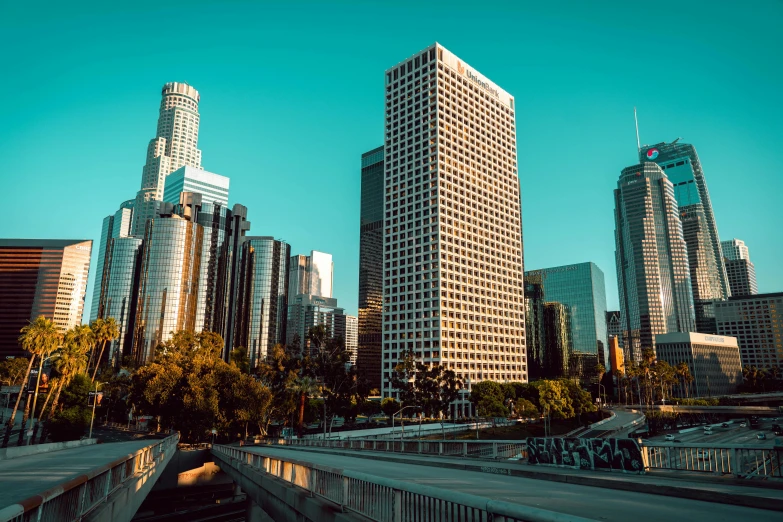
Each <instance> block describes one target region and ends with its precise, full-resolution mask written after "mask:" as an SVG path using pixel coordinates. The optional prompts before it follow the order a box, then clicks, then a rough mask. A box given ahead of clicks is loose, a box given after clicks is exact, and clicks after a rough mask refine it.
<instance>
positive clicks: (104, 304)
mask: <svg viewBox="0 0 783 522" xmlns="http://www.w3.org/2000/svg"><path fill="white" fill-rule="evenodd" d="M142 243H143V241H142V239H141V238H137V237H118V238H115V239H112V240H111V241H110V242H109V249H108V254H107V256H106V264H105V269H104V278H103V281H104V284H103V285H102V291H101V293H102V295H101V296H100V302H101V310H100V313H99V314H98V317H101V318H108V317H113V318H114V320H115V321H116V322H117V327H118V329H119V331H120V336H119V337H118V338H117V339H115V340H113V341H112V342H111V344H110V345H109V346H108V349H107V350H106V355H105V357H106V358H107V360H109V361H112V363H113V364H115V365H118V364H119V363H120V362H121V361H122V356H124V355H130V354H131V352H132V347H133V343H132V341H133V327H134V320H135V317H136V306H137V301H136V298H137V293H136V292H135V290H136V289H137V288H138V278H139V275H138V270H139V268H140V260H141V252H142Z"/></svg>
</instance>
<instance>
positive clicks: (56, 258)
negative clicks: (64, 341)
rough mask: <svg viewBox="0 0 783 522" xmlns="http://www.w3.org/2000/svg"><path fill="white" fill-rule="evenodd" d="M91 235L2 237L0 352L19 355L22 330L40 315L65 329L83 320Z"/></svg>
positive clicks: (7, 355) (0, 248) (2, 355)
mask: <svg viewBox="0 0 783 522" xmlns="http://www.w3.org/2000/svg"><path fill="white" fill-rule="evenodd" d="M91 253H92V241H91V240H64V239H63V240H60V239H0V317H1V318H2V319H1V320H0V356H1V357H9V356H13V357H19V356H22V355H25V354H26V353H27V352H25V351H24V350H22V347H21V346H20V345H19V341H18V338H19V334H20V330H21V329H22V328H23V327H24V326H26V325H28V324H29V323H30V321H33V320H35V318H37V317H38V316H39V315H43V316H44V317H46V318H47V319H50V320H52V321H54V324H55V325H56V326H57V329H58V330H60V331H61V332H65V331H66V330H68V329H69V328H72V327H74V326H76V325H78V324H81V322H82V315H83V313H84V296H85V293H86V291H87V278H88V275H89V270H90V255H91Z"/></svg>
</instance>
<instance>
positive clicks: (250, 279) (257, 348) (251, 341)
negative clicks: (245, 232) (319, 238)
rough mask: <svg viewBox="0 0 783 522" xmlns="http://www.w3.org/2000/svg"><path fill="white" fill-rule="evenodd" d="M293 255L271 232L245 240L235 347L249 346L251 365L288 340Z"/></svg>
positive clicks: (289, 248) (256, 363) (239, 285)
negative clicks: (289, 276)
mask: <svg viewBox="0 0 783 522" xmlns="http://www.w3.org/2000/svg"><path fill="white" fill-rule="evenodd" d="M290 257H291V246H290V245H289V244H288V243H286V242H285V241H280V240H277V239H275V238H273V237H271V236H259V237H246V238H245V241H244V243H243V244H242V254H241V261H240V267H241V268H240V273H239V280H238V281H237V283H236V284H237V306H236V317H235V318H234V321H235V328H236V331H235V336H234V348H236V347H239V346H244V347H245V348H247V353H248V357H249V359H250V367H251V368H254V367H256V366H257V365H258V364H259V363H260V362H261V361H262V360H263V359H264V358H265V357H266V355H267V353H269V352H270V351H271V350H272V348H273V347H274V346H275V345H276V344H278V343H284V342H285V339H286V318H287V313H288V294H287V292H288V261H289V259H290Z"/></svg>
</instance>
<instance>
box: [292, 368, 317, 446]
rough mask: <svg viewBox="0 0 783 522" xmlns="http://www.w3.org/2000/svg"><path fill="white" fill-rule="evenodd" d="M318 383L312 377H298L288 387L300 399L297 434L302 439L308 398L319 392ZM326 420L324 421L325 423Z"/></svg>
mask: <svg viewBox="0 0 783 522" xmlns="http://www.w3.org/2000/svg"><path fill="white" fill-rule="evenodd" d="M319 389H320V388H319V386H318V383H317V382H316V381H315V379H313V378H312V377H307V376H305V377H297V378H296V379H294V380H293V381H292V382H291V383H290V384H289V385H288V391H289V392H291V393H292V394H294V395H295V396H297V397H299V421H298V423H297V432H298V434H299V438H300V439H301V438H302V433H303V431H304V410H305V403H306V402H307V397H309V396H311V395H314V394H316V393H317V392H318V390H319ZM325 422H326V419H324V423H325Z"/></svg>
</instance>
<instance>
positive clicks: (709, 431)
mask: <svg viewBox="0 0 783 522" xmlns="http://www.w3.org/2000/svg"><path fill="white" fill-rule="evenodd" d="M704 434H705V435H712V428H711V427H710V426H705V427H704Z"/></svg>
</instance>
